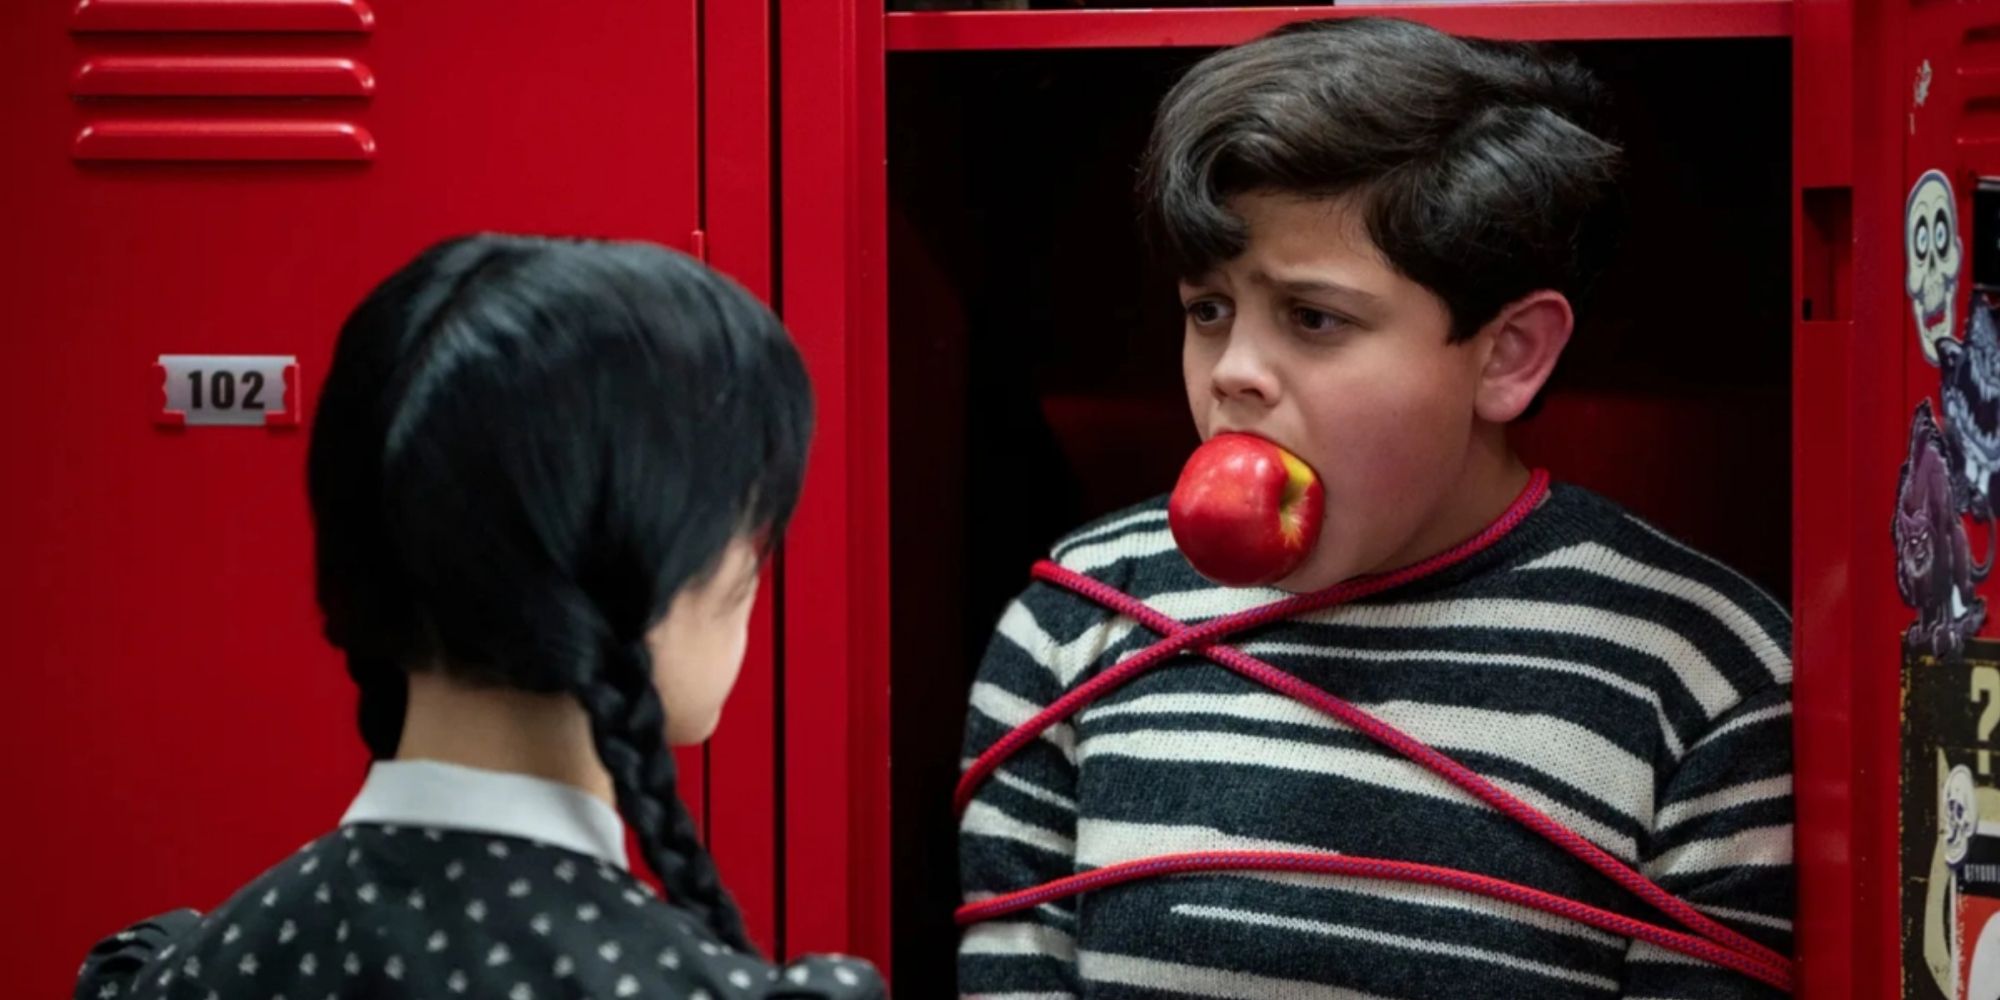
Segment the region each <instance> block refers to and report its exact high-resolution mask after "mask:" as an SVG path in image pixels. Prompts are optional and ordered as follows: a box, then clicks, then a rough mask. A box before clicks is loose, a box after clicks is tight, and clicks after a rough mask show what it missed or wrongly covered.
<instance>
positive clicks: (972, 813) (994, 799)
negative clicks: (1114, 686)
mask: <svg viewBox="0 0 2000 1000" xmlns="http://www.w3.org/2000/svg"><path fill="white" fill-rule="evenodd" d="M1102 621H1103V618H1102V616H1101V615H1099V614H1097V613H1096V612H1095V611H1094V609H1089V608H1087V607H1085V606H1083V605H1082V604H1081V602H1079V601H1078V600H1077V599H1075V598H1072V597H1071V596H1069V595H1068V594H1065V593H1062V592H1060V591H1057V590H1055V589H1053V588H1050V587H1046V586H1043V585H1040V584H1037V585H1036V586H1034V587H1031V588H1029V590H1028V591H1027V592H1026V593H1024V594H1022V595H1021V597H1020V598H1019V599H1017V600H1016V601H1014V603H1013V604H1012V605H1010V606H1009V607H1008V608H1007V611H1006V614H1005V615H1004V616H1002V618H1001V620H1000V624H999V627H998V628H997V629H995V631H994V635H993V639H992V641H991V643H990V645H989V646H988V648H987V651H986V655H985V657H984V658H983V659H982V660H981V662H980V666H979V672H978V677H977V679H976V681H975V683H974V685H973V690H972V698H971V709H970V712H969V714H968V718H967V721H966V738H965V749H966V755H965V760H964V761H963V762H962V763H963V764H964V765H968V766H969V765H970V763H971V762H972V760H974V759H976V758H977V757H978V755H979V754H981V753H983V752H984V751H985V750H986V749H987V748H988V747H991V746H992V745H993V744H995V743H997V742H998V741H999V740H1000V739H1001V738H1002V737H1004V736H1006V735H1007V733H1008V732H1010V731H1012V730H1013V729H1014V728H1015V727H1016V726H1018V725H1020V724H1021V723H1022V722H1025V721H1026V720H1028V719H1029V718H1031V717H1032V716H1034V715H1035V714H1036V713H1038V712H1040V711H1041V710H1042V709H1043V708H1045V707H1047V706H1048V705H1049V704H1050V703H1051V702H1053V701H1055V700H1056V699H1057V698H1059V697H1061V695H1062V694H1063V692H1064V690H1065V689H1066V688H1067V687H1068V686H1069V684H1070V683H1071V682H1072V681H1073V680H1074V679H1075V677H1076V675H1077V674H1078V673H1080V672H1081V671H1082V669H1083V668H1084V667H1086V666H1087V665H1088V663H1089V661H1090V660H1091V659H1092V658H1094V655H1095V648H1096V645H1097V642H1096V640H1100V639H1101V637H1102V630H1103V625H1102ZM1086 622H1095V623H1096V624H1085V623H1086ZM1076 783H1077V763H1076V732H1075V729H1074V728H1073V727H1072V726H1071V725H1070V724H1069V723H1068V722H1063V723H1059V724H1057V725H1055V726H1053V727H1051V728H1050V729H1049V730H1048V731H1047V732H1045V733H1043V734H1042V736H1041V737H1040V738H1038V739H1036V740H1034V741H1033V742H1031V743H1029V744H1028V745H1027V746H1025V747H1023V748H1022V749H1021V750H1020V751H1019V752H1018V753H1016V754H1015V755H1014V756H1013V757H1011V758H1009V759H1008V760H1007V761H1006V762H1005V763H1004V764H1003V765H1002V766H1001V767H1000V768H999V769H998V770H996V771H995V772H994V773H993V774H992V775H991V776H990V777H988V778H987V780H986V781H985V783H984V784H982V785H981V786H980V788H979V789H978V792H977V795H976V796H975V797H974V798H973V799H972V801H971V803H970V804H969V805H968V807H967V808H966V810H965V813H964V815H963V816H962V817H961V818H960V822H959V870H960V878H961V883H962V888H963V891H964V898H965V900H966V901H967V902H975V901H978V900H981V899H987V898H991V897H993V896H996V895H1003V894H1006V893H1009V892H1014V891H1017V890H1021V889H1027V888H1031V887H1033V886H1036V885H1040V884H1041V883H1044V882H1048V881H1050V880H1053V879H1058V878H1063V877H1065V876H1068V875H1072V874H1075V872H1076V836H1077V802H1076ZM1075 934H1076V905H1075V900H1073V899H1071V900H1060V901H1057V902H1055V903H1050V904H1045V905H1042V906H1037V907H1035V908H1034V909H1031V910H1026V911H1023V912H1020V913H1016V914H1012V915H1010V916H1007V917H1002V918H999V919H995V920H992V921H988V922H985V923H981V924H977V925H975V926H972V927H969V928H967V929H966V932H965V935H964V937H963V939H962V940H961V942H960V945H959V953H958V955H959V957H958V971H959V991H960V993H961V994H962V995H963V996H966V997H982V996H992V995H1009V996H1033V997H1036V998H1038V1000H1045V998H1062V997H1073V996H1076V995H1077V994H1078V993H1079V987H1078V981H1077V969H1076V958H1077V956H1076V937H1075Z"/></svg>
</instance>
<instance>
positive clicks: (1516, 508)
mask: <svg viewBox="0 0 2000 1000" xmlns="http://www.w3.org/2000/svg"><path fill="white" fill-rule="evenodd" d="M1548 493H1549V474H1548V473H1547V472H1546V471H1543V470H1541V469H1537V470H1535V472H1534V474H1533V475H1532V476H1530V477H1529V478H1528V485H1527V487H1526V488H1525V489H1523V490H1522V491H1521V495H1520V496H1518V497H1516V498H1515V499H1514V502H1513V504H1512V505H1511V506H1509V507H1508V508H1507V512H1506V513H1504V514H1502V515H1501V516H1500V519H1499V520H1497V521H1495V522H1493V523H1492V524H1491V525H1489V526H1487V528H1486V530H1485V531H1482V532H1480V533H1479V534H1478V535H1475V536H1473V537H1472V538H1470V539H1468V540H1466V541H1464V542H1461V543H1460V544H1458V545H1457V546H1455V547H1453V548H1451V549H1448V550H1446V551H1444V552H1440V553H1438V554H1437V555H1435V556H1432V557H1431V558H1429V559H1426V560H1424V561H1423V562H1420V563H1418V564H1416V565H1414V566H1410V567H1407V568H1404V569H1400V570H1397V571H1395V572H1393V573H1384V574H1382V575H1379V576H1370V577H1362V578H1360V579H1356V580H1349V581H1348V582H1346V583H1343V584H1340V585H1338V586H1335V587H1331V588H1329V589H1327V590H1322V591H1319V592H1318V593H1313V594H1299V595H1296V596H1293V597H1288V598H1285V599H1284V600H1280V601H1274V602H1272V603H1270V604H1266V605H1264V606H1262V607H1257V608H1251V609H1249V610H1247V611H1241V612H1238V613H1236V614H1233V615H1224V616H1223V617H1221V618H1216V619H1214V620H1211V621H1208V622H1204V623H1203V624H1201V625H1197V626H1194V627H1192V628H1189V627H1188V626H1186V625H1182V624H1181V623H1180V622H1176V621H1174V620H1173V619H1171V618H1167V617H1166V616H1165V615H1158V616H1157V617H1158V620H1159V621H1160V623H1161V624H1165V623H1169V622H1171V623H1172V628H1171V629H1165V630H1162V629H1159V628H1155V629H1154V630H1155V631H1159V632H1161V634H1162V635H1163V636H1164V638H1162V639H1161V640H1160V641H1159V642H1157V643H1154V644H1153V645H1151V646H1149V647H1147V648H1146V649H1145V651H1143V652H1141V653H1139V654H1138V655H1136V656H1133V657H1132V658H1131V659H1128V660H1126V661H1125V662H1123V663H1120V664H1118V665H1117V666H1115V667H1112V668H1111V669H1109V670H1106V671H1104V672H1103V673H1101V674H1098V675H1097V676H1096V677H1093V678H1091V679H1090V680H1088V681H1086V682H1084V683H1083V684H1080V685H1078V686H1077V687H1076V688H1075V689H1073V690H1071V691H1070V692H1069V693H1068V694H1065V695H1063V696H1062V697H1061V698H1058V699H1056V700H1055V701H1054V702H1052V703H1051V704H1050V705H1049V707H1047V708H1045V709H1042V710H1041V712H1039V713H1037V714H1036V715H1035V717H1034V718H1032V719H1029V720H1028V721H1026V722H1023V723H1021V725H1020V726H1018V727H1016V728H1015V729H1014V731H1013V732H1010V733H1008V734H1007V735H1006V736H1003V737H1001V738H1000V742H998V743H995V744H993V745H992V746H991V747H988V748H987V749H986V752H985V753H982V754H980V755H979V758H978V759H977V760H974V761H973V762H972V765H971V766H970V767H968V768H966V770H965V773H964V774H963V775H961V776H960V777H959V779H958V792H957V794H956V795H955V796H954V798H955V801H956V804H957V806H958V811H959V812H964V811H965V807H966V806H967V805H969V804H971V802H972V796H973V793H974V792H977V791H978V790H979V786H980V785H981V784H983V783H985V781H986V779H987V778H988V777H990V776H991V775H992V773H993V769H994V768H996V767H999V766H1000V762H1001V761H1004V760H1006V759H1007V758H1009V757H1012V756H1013V755H1014V754H1015V753H1016V752H1018V751H1019V750H1020V749H1021V748H1022V747H1024V746H1027V745H1028V744H1029V743H1030V742H1032V741H1033V740H1034V739H1035V738H1036V737H1038V736H1040V735H1041V734H1042V733H1044V732H1046V731H1047V730H1048V728H1049V727H1050V726H1053V725H1055V724H1056V723H1058V722H1061V721H1063V720H1064V719H1067V718H1069V717H1070V716H1072V715H1074V714H1076V712H1077V710H1079V709H1081V708H1082V707H1083V706H1085V705H1088V704H1090V703H1091V702H1093V701H1095V700H1097V699H1098V698H1099V697H1101V696H1102V695H1103V694H1104V693H1105V692H1107V691H1110V690H1111V689H1112V688H1115V687H1117V686H1119V685H1121V684H1123V683H1125V682H1126V681H1129V680H1131V679H1132V678H1134V677H1137V676H1138V675H1140V674H1141V673H1144V672H1145V671H1147V670H1150V669H1152V668H1153V667H1155V666H1158V665H1159V664H1161V663H1163V662H1165V661H1166V660H1167V659H1168V658H1170V657H1172V656H1174V655H1175V654H1176V653H1179V652H1181V651H1182V650H1186V649H1192V650H1194V651H1195V652H1198V653H1204V654H1206V653H1207V652H1208V651H1209V649H1210V647H1211V646H1212V645H1213V644H1214V643H1216V642H1219V641H1221V640H1222V639H1224V638H1226V637H1228V636H1231V635H1234V634H1236V633H1238V632H1242V631H1244V630H1246V629H1253V628H1257V627H1258V626H1260V625H1268V624H1270V623H1272V622H1275V621H1282V620H1284V619H1286V618H1291V617H1294V616H1297V615H1302V614H1306V613H1308V612H1312V611H1318V610H1320V609H1322V608H1329V607H1333V606H1334V605H1337V604H1344V603H1347V602H1349V601H1355V600H1359V599H1361V598H1363V597H1367V596H1369V595H1371V594H1377V593H1380V592H1382V591H1384V590H1389V589H1391V588H1394V587H1400V586H1402V585H1403V584H1405V583H1409V582H1410V581H1412V580H1416V579H1419V578H1422V577H1425V576H1428V575H1430V574H1432V573H1436V572H1438V571H1440V570H1443V569H1446V568H1448V567H1450V566H1452V565H1455V564H1457V563H1461V562H1464V561H1465V560H1467V559H1470V558H1472V557H1473V556H1475V555H1478V554H1479V553H1481V552H1484V551H1486V550H1487V549H1489V548H1492V547H1493V544H1494V543H1495V542H1498V541H1499V540H1500V539H1502V538H1505V537H1506V536H1507V534H1508V532H1511V531H1513V530H1514V528H1515V527H1516V526H1518V525H1519V524H1520V523H1521V522H1522V521H1523V520H1525V519H1526V518H1527V516H1528V515H1529V514H1531V513H1533V512H1534V509H1535V507H1536V506H1537V505H1539V504H1540V503H1541V502H1542V499H1543V498H1544V497H1546V496H1548ZM1072 577H1074V581H1072V579H1071V578H1072ZM1035 578H1036V579H1043V580H1048V581H1049V582H1052V583H1055V584H1057V585H1059V586H1066V587H1070V588H1071V589H1074V590H1076V591H1077V592H1078V593H1080V594H1082V595H1083V596H1085V597H1088V598H1090V599H1092V600H1094V601H1097V602H1098V603H1100V604H1105V605H1106V606H1107V607H1111V608H1112V609H1113V610H1116V611H1125V610H1126V609H1125V608H1122V607H1118V606H1117V603H1116V602H1129V603H1131V604H1134V605H1136V607H1138V608H1144V609H1145V611H1147V612H1151V611H1152V609H1151V608H1149V607H1146V605H1144V604H1139V603H1138V602H1136V601H1132V599H1131V598H1129V597H1127V596H1126V595H1124V594H1122V593H1120V592H1119V591H1118V590H1117V589H1116V588H1113V587H1107V586H1104V585H1103V584H1101V583H1098V582H1097V581H1095V580H1092V579H1090V578H1089V577H1086V576H1082V575H1080V574H1073V573H1070V572H1069V571H1068V570H1065V569H1063V568H1062V567H1060V566H1057V565H1056V564H1054V563H1052V562H1047V561H1043V562H1041V563H1039V564H1037V565H1036V566H1035ZM1079 584H1080V585H1079ZM1085 587H1088V589H1084V588H1085ZM1142 624H1148V627H1153V626H1152V625H1151V624H1150V623H1145V622H1143V621H1142Z"/></svg>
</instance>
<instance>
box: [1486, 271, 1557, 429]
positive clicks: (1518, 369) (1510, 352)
mask: <svg viewBox="0 0 2000 1000" xmlns="http://www.w3.org/2000/svg"><path fill="white" fill-rule="evenodd" d="M1575 324H1576V314H1575V313H1574V312H1573V311H1571V309H1570V305H1569V299H1567V298H1565V297H1563V294H1562V293H1561V292H1557V291H1551V290H1544V291H1539V292H1535V293H1533V294H1531V295H1529V296H1527V297H1526V298H1523V299H1519V300H1516V301H1514V302H1512V303H1510V304H1508V305H1507V306H1506V307H1504V308H1502V309H1501V310H1500V314H1499V315H1498V316H1495V317H1493V319H1492V320H1491V321H1489V322H1488V323H1487V324H1486V326H1485V328H1484V329H1482V330H1481V331H1480V332H1479V338H1480V339H1481V340H1484V341H1486V343H1487V350H1486V362H1485V367H1484V369H1482V370H1481V371H1480V373H1479V393H1478V395H1477V397H1476V398H1475V399H1474V400H1473V409H1474V410H1475V412H1477V413H1478V414H1479V418H1480V419H1481V420H1486V421H1490V422H1492V423H1496V424H1504V423H1508V422H1509V421H1512V420H1514V419H1515V418H1517V417H1519V416H1520V415H1521V414H1522V413H1523V412H1525V411H1526V410H1527V409H1528V404H1529V403H1532V402H1534V400H1535V394H1536V393H1539V392H1541V391H1542V386H1543V384H1545V383H1547V382H1548V380H1549V375H1550V374H1551V373H1552V372H1554V371H1555V368H1556V360H1557V359H1558V358H1561V357H1562V352H1563V348H1564V347H1566V346H1568V344H1569V334H1570V330H1571V328H1572V327H1574V326H1575Z"/></svg>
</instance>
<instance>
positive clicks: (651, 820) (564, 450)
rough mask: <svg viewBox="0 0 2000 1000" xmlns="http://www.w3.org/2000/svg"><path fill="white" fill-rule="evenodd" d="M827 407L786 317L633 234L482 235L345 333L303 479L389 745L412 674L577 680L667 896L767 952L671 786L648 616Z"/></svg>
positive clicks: (660, 612) (340, 633)
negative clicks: (599, 237) (753, 937)
mask: <svg viewBox="0 0 2000 1000" xmlns="http://www.w3.org/2000/svg"><path fill="white" fill-rule="evenodd" d="M811 430H812V397H811V389H810V387H809V385H808V383H807V381H806V374H805V369H804V367H803V365H802V364H801V362H800V360H799V355H798V352H797V350H796V349H795V348H794V347H793V345H792V342H791V340H790V339H789V338H788V337H787V335H786V333H785V330H784V328H783V327H782V326H781V325H780V324H779V322H778V320H777V318H776V317H775V316H773V315H772V314H771V312H770V311H769V310H768V309H766V308H764V306H763V305H762V304H760V303H759V302H758V301H757V300H756V299H755V298H753V297H752V296H751V295H750V294H749V293H747V292H745V291H744V290H743V289H742V288H740V287H738V286H737V285H735V284H734V283H732V282H730V281H729V280H728V279H726V278H723V277H721V276H720V275H718V274H716V273H715V272H713V271H710V270H709V269H708V268H706V267H704V266H703V265H701V264H699V263H697V262H695V261H694V260H692V259H690V258H688V257H686V256H684V255H682V254H679V253H675V252H673V251H670V250H666V249H663V248H661V247H657V246H652V245H649V244H641V243H613V242H601V241H588V240H559V239H544V238H532V237H521V236H503V235H478V236H471V237H465V238H461V239H454V240H450V241H447V242H444V243H441V244H439V245H437V246H434V247H432V248H430V249H429V250H426V251H425V252H424V253H423V254H422V255H420V256H418V257H417V258H416V259H415V260H414V261H412V262H410V263H409V264H408V265H406V266H405V267H404V268H403V269H402V270H400V271H397V272H396V273H395V274H394V275H391V276H390V277H389V278H388V279H387V280H385V281H384V282H383V283H382V284H381V285H380V286H378V287H377V288H376V289H375V290H374V291H373V292H372V293H371V294H370V295H369V296H368V298H367V299H366V300H364V301H363V302H362V303H361V305H360V306H359V307H357V308H356V309H355V310H354V313H353V314H352V315H351V316H349V317H348V320H347V322H346V324H345V325H344V326H343V327H342V328H341V332H340V341H339V344H338V345H337V346H336V348H335V351H334V358H333V364H332V367H331V369H330V370H329V371H328V373H327V379H326V383H325V387H324V388H323V389H322V391H321V395H320V400H319V409H318V414H317V417H316V418H315V421H314V426H313V432H312V448H311V456H310V459H309V462H308V466H309V468H308V473H309V474H308V478H309V481H310V492H311V496H312V509H313V518H314V525H315V536H316V537H315V541H316V546H317V559H318V589H319V603H320V608H321V610H322V611H323V612H324V614H325V618H326V636H327V639H328V640H329V641H331V642H332V643H333V644H334V645H335V646H337V647H339V648H340V649H341V650H342V651H343V652H345V653H346V656H347V667H348V672H349V673H350V674H351V675H353V677H354V680H355V683H356V684H358V685H359V686H360V708H359V716H360V728H361V735H362V738H363V739H364V740H365V741H366V742H367V744H368V749H369V751H370V752H371V753H372V754H373V755H374V756H375V757H376V758H378V759H381V758H388V757H392V756H394V755H395V752H396V745H397V743H398V741H399V739H400V734H401V730H402V724H403V713H404V708H405V704H406V700H407V696H408V689H407V682H406V678H407V674H408V672H410V671H419V670H439V671H444V672H446V673H448V674H449V675H451V676H453V677H455V678H458V679H461V680H464V681H466V682H469V683H473V684H485V685H494V686H503V687H507V688H514V689H521V690H526V691H534V692H542V693H555V692H566V693H569V694H571V695H573V696H575V697H576V699H577V700H578V701H579V702H581V703H582V704H583V707H584V708H585V710H586V711H587V712H588V713H589V716H590V723H591V732H592V735H593V738H594V739H595V741H596V746H597V753H598V756H599V757H600V758H601V759H602V761H603V763H604V766H605V768H606V769H607V770H608V771H609V772H610V774H611V778H612V781H613V783H614V784H615V786H616V789H617V799H618V807H619V811H620V812H621V813H622V814H623V815H624V817H625V819H626V821H627V822H628V823H630V824H631V825H632V827H633V829H634V831H635V832H636V833H637V835H638V840H639V843H640V844H641V845H643V849H644V852H645V856H646V860H647V863H648V864H649V865H650V866H651V868H652V869H653V871H654V873H655V874H657V875H658V876H659V878H660V880H661V882H662V884H664V885H665V887H666V889H667V891H668V893H669V894H670V895H671V896H672V898H673V899H674V900H675V901H676V902H677V903H679V904H680V905H682V906H685V907H688V908H690V909H692V910H694V911H695V912H697V913H699V914H701V915H702V916H703V917H705V918H706V920H707V922H708V924H709V925H710V926H711V927H712V928H713V930H714V931H715V933H716V934H717V935H718V936H719V937H721V938H722V939H723V940H724V941H725V942H727V943H728V944H730V945H731V946H732V947H736V948H739V949H742V950H745V951H748V950H751V946H750V944H749V942H748V940H747V939H746V938H745V935H744V933H743V924H742V917H741V915H740V913H739V912H738V911H737V909H736V907H735V905H734V903H733V902H732V901H731V900H730V898H729V896H728V894H727V892H725V891H724V889H723V888H722V885H721V882H720V880H719V878H718V877H717V874H716V868H715V863H714V860H713V859H712V858H711V857H710V855H709V854H708V852H707V850H706V849H705V848H704V847H703V846H702V844H701V840H700V837H699V834H698V831H697V830H696V829H695V826H694V823H693V821H692V819H691V818H690V817H689V815H688V813H687V810H686V808H685V807H684V806H683V805H682V803H681V801H680V798H679V796H678V795H677V794H676V793H675V768H674V757H673V754H672V753H671V752H670V751H669V750H668V748H667V746H666V742H665V721H666V720H665V711H664V709H663V708H662V706H661V702H660V697H659V694H658V692H657V691H656V690H655V689H654V687H653V683H652V664H651V659H650V657H649V656H648V653H647V651H646V646H645V642H644V637H645V634H646V632H647V630H648V629H649V628H650V627H651V626H652V625H653V624H655V623H656V622H658V621H659V620H660V619H661V618H662V617H663V616H664V615H665V614H666V611H667V608H668V606H669V604H670V603H671V601H672V599H673V597H674V595H675V594H676V593H677V592H679V591H680V589H681V588H682V587H684V586H687V585H688V584H690V583H692V582H697V581H700V580H702V579H704V578H705V577H706V575H707V574H709V573H710V572H712V571H713V570H714V569H715V568H716V566H717V564H718V562H719V560H720V557H721V555H722V553H723V551H724V549H725V548H726V547H727V545H728V544H729V542H730V541H731V540H732V539H735V538H738V537H741V536H745V535H751V536H753V537H756V538H759V539H761V540H763V541H764V542H765V543H766V544H770V543H771V542H772V541H773V540H775V539H776V538H777V537H778V536H779V534H780V533H781V532H782V531H783V529H784V526H785V523H786V521H787V520H788V519H789V517H790V515H791V512H792V507H793V504H794V502H795V501H796V499H797V497H798V492H799V485H800V478H801V476H802V474H803V468H804V464H805V456H806V446H807V441H808V439H809V437H810V435H811Z"/></svg>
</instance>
